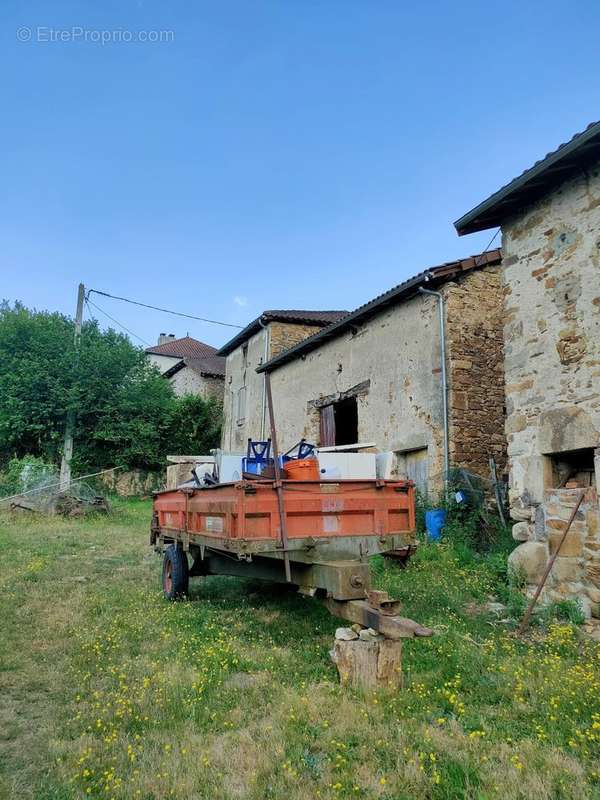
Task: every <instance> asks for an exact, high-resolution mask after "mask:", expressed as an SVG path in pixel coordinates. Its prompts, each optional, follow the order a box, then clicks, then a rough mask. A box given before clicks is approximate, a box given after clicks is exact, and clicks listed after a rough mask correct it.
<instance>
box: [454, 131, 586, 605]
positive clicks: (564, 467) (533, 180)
mask: <svg viewBox="0 0 600 800" xmlns="http://www.w3.org/2000/svg"><path fill="white" fill-rule="evenodd" d="M455 225H456V229H457V231H458V233H459V234H461V235H463V234H467V233H472V232H474V231H481V230H485V229H493V228H497V227H501V229H502V248H503V284H504V293H505V297H506V304H505V312H504V347H505V363H504V372H505V381H506V383H505V389H506V407H507V420H506V432H507V435H508V458H509V474H510V491H509V497H510V508H511V516H512V518H513V519H514V520H515V521H516V524H515V526H514V528H513V536H514V538H515V539H516V540H518V541H522V542H524V544H523V545H521V546H520V547H518V548H517V549H516V550H514V551H513V554H511V559H512V560H513V562H514V563H516V564H518V565H519V566H520V567H522V568H523V569H524V571H525V573H526V574H527V577H528V579H529V583H530V584H531V585H532V586H533V585H535V584H537V582H538V581H539V579H540V576H541V572H542V571H543V569H544V567H545V565H546V562H547V559H548V557H549V555H550V554H553V553H554V552H555V551H556V547H557V543H558V541H559V539H560V537H561V535H562V531H563V529H564V527H565V526H566V524H567V520H568V519H569V517H570V515H571V512H572V510H573V505H574V503H575V502H576V500H577V498H578V496H579V495H580V493H581V491H582V490H585V499H584V501H583V505H582V507H581V509H580V511H579V513H578V514H577V518H576V519H575V521H574V523H573V525H572V528H571V532H570V533H569V535H568V537H567V540H566V541H565V543H564V545H563V546H562V549H561V550H560V556H559V557H558V558H557V559H556V563H555V565H554V567H553V569H552V572H551V574H550V577H549V579H548V581H547V583H546V589H545V596H546V598H547V599H550V600H560V599H563V598H565V597H568V598H575V599H577V600H579V601H580V602H581V604H582V606H583V609H584V611H585V612H586V613H587V614H589V613H590V612H592V611H593V613H595V614H600V506H599V505H598V493H599V491H600V122H596V123H594V124H592V125H590V126H588V128H586V130H585V131H583V132H582V133H579V134H577V135H575V136H574V137H573V138H572V139H571V140H570V141H569V142H567V143H566V144H563V145H561V146H560V147H558V148H557V149H556V150H555V151H554V152H552V153H549V154H548V155H546V156H545V157H544V158H542V159H541V160H540V161H538V162H536V163H535V164H534V165H533V166H532V167H530V168H529V169H527V170H526V171H525V172H523V173H522V174H521V175H519V176H518V177H517V178H515V179H514V180H512V181H511V182H510V183H508V184H506V185H505V186H503V187H502V188H501V189H499V190H498V191H497V192H495V194H493V195H492V196H491V197H489V198H488V199H487V200H484V201H483V202H482V203H480V204H479V205H478V206H476V207H475V208H473V209H472V210H471V211H469V212H468V213H467V214H465V215H464V216H463V217H461V218H460V219H459V220H458V221H457V222H456V223H455Z"/></svg>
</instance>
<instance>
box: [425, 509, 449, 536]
mask: <svg viewBox="0 0 600 800" xmlns="http://www.w3.org/2000/svg"><path fill="white" fill-rule="evenodd" d="M445 524H446V509H445V508H433V509H431V511H426V512H425V529H426V530H427V538H428V539H429V540H430V541H432V542H439V540H440V538H441V536H442V531H443V530H444V525H445Z"/></svg>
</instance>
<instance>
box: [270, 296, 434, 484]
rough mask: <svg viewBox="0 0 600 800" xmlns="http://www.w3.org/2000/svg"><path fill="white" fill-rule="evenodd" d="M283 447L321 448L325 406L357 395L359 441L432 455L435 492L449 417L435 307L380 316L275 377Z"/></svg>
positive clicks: (414, 304) (409, 307)
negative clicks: (307, 443) (445, 409)
mask: <svg viewBox="0 0 600 800" xmlns="http://www.w3.org/2000/svg"><path fill="white" fill-rule="evenodd" d="M271 384H272V387H273V399H274V404H275V412H276V414H277V419H278V435H279V439H280V442H281V448H282V449H284V450H285V449H287V448H289V447H292V445H294V444H295V443H296V442H297V441H298V440H299V439H300V438H302V437H304V438H306V439H308V440H309V441H311V442H315V443H317V444H318V443H319V435H320V430H319V427H320V424H319V423H320V406H321V405H322V404H323V402H332V401H336V400H339V399H342V398H344V397H348V396H355V397H356V400H357V410H358V438H359V440H360V441H361V442H375V443H376V445H377V447H378V448H379V449H381V450H392V451H395V452H397V453H403V452H406V451H411V450H421V451H426V461H427V473H428V475H429V486H430V488H431V489H432V490H434V491H437V490H439V489H440V488H441V485H442V480H443V435H442V431H443V415H442V393H441V378H440V342H439V325H438V315H437V305H436V300H435V299H434V298H431V297H423V296H418V297H415V298H413V299H411V300H408V301H407V302H405V303H401V304H398V305H396V306H394V307H392V308H387V309H385V310H382V311H381V312H380V313H379V314H377V315H376V316H374V317H373V318H372V319H370V320H369V321H367V322H365V323H364V324H363V325H360V326H358V327H357V328H356V330H355V331H354V332H351V331H344V332H343V333H341V334H340V335H339V336H337V337H335V338H334V339H330V340H327V341H325V342H323V343H322V344H321V346H320V347H318V348H317V349H315V350H313V351H311V352H309V353H307V354H306V355H305V357H304V358H301V359H296V360H294V361H291V362H288V363H287V364H284V365H282V366H281V367H279V368H278V369H276V370H275V371H274V372H273V373H272V376H271Z"/></svg>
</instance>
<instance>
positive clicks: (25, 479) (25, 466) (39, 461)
mask: <svg viewBox="0 0 600 800" xmlns="http://www.w3.org/2000/svg"><path fill="white" fill-rule="evenodd" d="M56 475H57V470H56V467H55V466H54V465H53V464H48V463H46V461H44V459H43V458H36V456H24V457H23V458H12V459H11V460H10V461H9V462H8V466H7V468H6V470H5V471H4V472H2V473H0V497H6V496H7V495H10V494H16V493H17V492H21V491H28V490H29V489H32V488H33V487H34V486H39V485H40V484H41V483H52V482H54V481H55V480H56Z"/></svg>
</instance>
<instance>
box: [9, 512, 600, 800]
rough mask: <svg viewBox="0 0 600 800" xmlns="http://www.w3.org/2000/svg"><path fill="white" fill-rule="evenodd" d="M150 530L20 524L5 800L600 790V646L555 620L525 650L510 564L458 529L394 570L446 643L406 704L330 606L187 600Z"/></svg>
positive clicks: (412, 660)
mask: <svg viewBox="0 0 600 800" xmlns="http://www.w3.org/2000/svg"><path fill="white" fill-rule="evenodd" d="M149 518H150V507H149V504H148V503H141V502H129V503H124V502H122V501H116V502H115V513H114V515H113V516H112V518H109V520H108V522H107V521H106V519H102V520H79V521H76V520H66V521H65V520H60V519H54V520H51V521H50V522H49V521H48V519H46V518H44V519H39V520H37V519H36V518H26V519H25V520H23V518H12V519H11V518H9V517H3V518H0V576H2V577H1V578H0V582H1V583H2V586H1V587H0V589H1V591H0V615H1V617H2V620H3V622H4V625H3V647H2V649H1V650H0V659H1V662H0V696H2V704H0V731H1V735H0V770H1V772H2V776H3V777H2V779H0V798H2V800H4V798H7V799H8V798H11V800H12V798H15V797H19V798H25V799H27V798H30V799H31V798H33V799H34V800H75V798H85V797H95V798H107V799H109V798H114V799H115V800H135V799H136V798H142V799H143V800H164V798H169V797H173V798H176V800H190V799H191V798H202V799H204V798H206V800H235V799H237V800H265V798H274V799H276V800H280V799H281V798H288V799H289V800H309V799H310V800H314V798H322V799H323V800H331V799H332V798H368V799H369V800H370V799H371V798H380V799H381V800H415V798H427V799H428V800H463V799H464V798H472V799H473V800H488V798H503V800H512V798H522V799H523V800H525V799H527V800H530V798H533V797H535V798H536V800H584V798H585V800H587V798H593V797H600V790H599V784H598V780H599V775H598V772H599V770H598V763H599V758H600V749H599V736H600V691H599V690H600V648H599V646H598V645H596V644H594V643H593V642H591V641H590V640H588V639H585V638H583V637H582V635H581V634H580V632H579V630H578V628H577V627H576V626H574V625H573V624H572V622H570V621H568V620H565V621H556V620H552V619H550V618H549V617H543V618H538V624H537V625H536V626H535V627H534V628H532V630H531V634H530V636H529V637H528V639H527V640H525V641H521V640H519V639H516V638H515V637H514V635H513V633H512V629H513V627H514V624H513V623H512V622H510V621H509V622H508V623H507V622H506V621H504V620H505V618H506V617H508V616H509V612H506V613H504V612H503V613H502V614H498V613H495V612H493V611H491V610H489V609H488V607H487V603H488V601H489V600H490V599H492V598H493V599H495V600H497V599H498V598H500V597H501V596H502V593H503V592H509V591H514V592H516V591H517V589H516V587H510V586H509V584H508V583H507V578H506V575H505V574H503V573H502V570H500V569H499V561H498V559H497V558H496V556H495V554H494V552H490V551H488V552H487V553H485V554H483V555H481V554H477V553H475V552H474V551H473V550H472V548H470V547H469V546H468V544H467V543H465V542H464V541H460V536H459V532H458V530H457V531H456V534H457V535H456V540H455V541H453V537H450V536H449V537H448V538H447V539H446V541H444V542H442V544H440V545H427V544H424V545H423V546H422V547H421V548H420V549H419V551H418V553H417V554H416V555H415V556H414V557H413V559H412V560H411V562H410V563H409V566H408V568H407V569H405V570H402V569H400V568H399V567H398V566H397V565H396V564H393V563H391V562H388V561H385V560H384V559H375V561H374V564H373V569H374V572H375V577H376V583H377V585H378V586H380V587H381V588H386V589H388V590H389V591H390V592H392V593H393V594H394V595H396V596H397V597H399V598H400V599H401V601H402V603H403V613H405V614H406V615H407V616H410V617H412V618H414V619H417V620H419V621H420V622H422V623H423V624H426V625H431V626H432V627H433V628H434V629H435V636H434V637H433V638H432V639H421V640H411V641H407V642H406V644H405V647H404V668H405V688H404V690H403V691H401V692H398V693H396V694H393V695H389V694H387V693H386V692H381V693H378V694H374V695H368V696H362V695H360V694H358V693H354V692H352V691H349V690H342V689H341V688H340V687H339V685H338V682H337V675H336V672H335V669H334V667H333V665H332V664H331V662H330V659H329V654H328V651H329V649H330V647H331V642H332V637H333V632H334V630H335V628H336V626H337V625H338V624H339V623H338V622H337V621H336V620H335V619H333V618H332V617H330V616H329V615H328V614H327V613H326V612H325V611H324V609H323V608H322V607H321V606H320V605H319V604H318V602H317V601H315V600H309V599H304V598H302V597H300V596H298V595H297V594H294V593H292V592H289V591H286V590H285V588H273V587H269V586H264V585H260V584H256V583H249V582H247V581H243V580H239V579H226V578H208V579H205V580H203V581H201V582H197V583H194V582H193V583H192V597H191V599H190V601H189V602H183V603H177V604H168V603H165V602H164V601H163V599H162V597H161V595H160V592H159V589H158V582H159V570H160V564H159V561H158V559H157V558H156V556H154V555H153V554H151V553H150V552H149V548H148V546H147V533H148V523H149Z"/></svg>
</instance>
